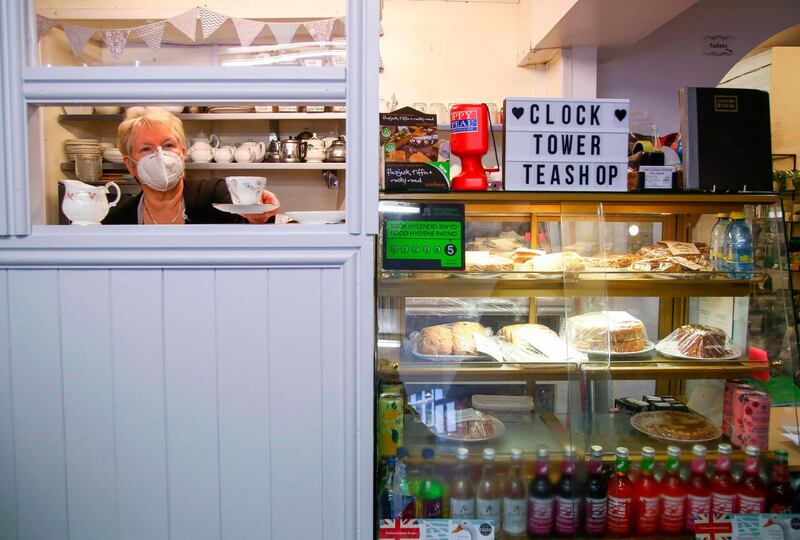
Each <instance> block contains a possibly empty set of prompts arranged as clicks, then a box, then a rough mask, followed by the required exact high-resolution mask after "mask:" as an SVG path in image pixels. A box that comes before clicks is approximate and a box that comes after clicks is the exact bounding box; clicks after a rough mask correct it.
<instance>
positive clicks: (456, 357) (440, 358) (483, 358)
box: [411, 334, 497, 362]
mask: <svg viewBox="0 0 800 540" xmlns="http://www.w3.org/2000/svg"><path fill="white" fill-rule="evenodd" d="M412 336H415V337H412V342H413V345H412V347H411V354H412V355H414V356H415V357H416V358H419V359H420V360H427V361H429V362H497V360H495V359H494V358H492V357H491V356H489V355H488V354H423V353H421V352H419V346H420V341H421V339H420V337H419V334H416V335H414V334H412Z"/></svg>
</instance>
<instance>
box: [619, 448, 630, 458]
mask: <svg viewBox="0 0 800 540" xmlns="http://www.w3.org/2000/svg"><path fill="white" fill-rule="evenodd" d="M617 457H618V458H625V459H628V449H627V448H625V447H624V446H617Z"/></svg>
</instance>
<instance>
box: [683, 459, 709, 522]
mask: <svg viewBox="0 0 800 540" xmlns="http://www.w3.org/2000/svg"><path fill="white" fill-rule="evenodd" d="M692 455H693V457H692V474H691V476H689V481H688V482H687V483H686V528H687V529H688V530H690V531H694V517H695V515H697V514H710V513H711V482H709V480H708V476H706V447H705V446H703V445H702V444H696V445H694V446H693V447H692Z"/></svg>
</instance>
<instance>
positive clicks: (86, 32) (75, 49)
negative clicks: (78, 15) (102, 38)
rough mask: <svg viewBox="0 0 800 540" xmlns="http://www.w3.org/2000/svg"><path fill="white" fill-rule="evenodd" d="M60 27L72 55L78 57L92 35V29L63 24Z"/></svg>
mask: <svg viewBox="0 0 800 540" xmlns="http://www.w3.org/2000/svg"><path fill="white" fill-rule="evenodd" d="M62 27H63V28H64V33H65V34H67V40H69V46H70V48H72V54H74V55H75V56H80V55H81V51H83V48H84V47H86V43H87V42H88V41H89V38H90V37H92V34H94V28H86V27H85V26H75V25H73V24H67V23H63V24H62Z"/></svg>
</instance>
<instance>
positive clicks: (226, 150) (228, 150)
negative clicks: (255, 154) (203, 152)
mask: <svg viewBox="0 0 800 540" xmlns="http://www.w3.org/2000/svg"><path fill="white" fill-rule="evenodd" d="M235 150H236V149H235V148H234V147H233V146H230V145H225V146H220V147H219V148H217V149H215V150H214V161H216V162H217V163H230V162H231V161H233V153H234V151H235Z"/></svg>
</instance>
